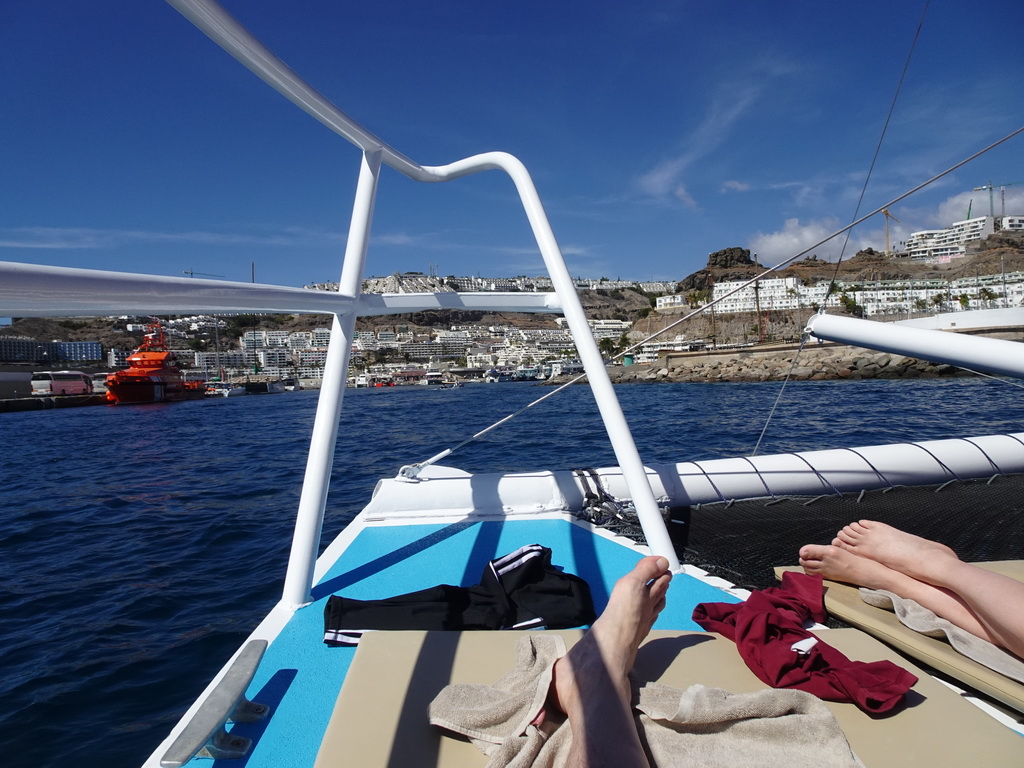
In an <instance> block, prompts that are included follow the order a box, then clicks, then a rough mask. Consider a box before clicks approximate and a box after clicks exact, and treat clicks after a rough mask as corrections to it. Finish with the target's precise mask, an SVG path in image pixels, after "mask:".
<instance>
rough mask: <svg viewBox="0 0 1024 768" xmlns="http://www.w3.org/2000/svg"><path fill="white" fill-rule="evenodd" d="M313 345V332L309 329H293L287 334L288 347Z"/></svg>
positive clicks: (305, 347) (295, 347) (308, 346)
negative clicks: (293, 330) (292, 331)
mask: <svg viewBox="0 0 1024 768" xmlns="http://www.w3.org/2000/svg"><path fill="white" fill-rule="evenodd" d="M311 346H313V334H312V333H311V332H310V331H295V332H294V333H292V334H290V335H289V336H288V347H289V348H290V349H309V348H310V347H311Z"/></svg>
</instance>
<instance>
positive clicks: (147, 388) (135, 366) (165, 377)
mask: <svg viewBox="0 0 1024 768" xmlns="http://www.w3.org/2000/svg"><path fill="white" fill-rule="evenodd" d="M205 393H206V382H205V381H186V380H185V377H184V376H183V375H182V372H181V368H179V367H178V363H177V361H176V360H175V359H174V353H173V352H171V351H170V349H168V347H167V340H166V338H165V337H164V329H163V328H162V327H161V326H160V324H159V323H151V324H150V325H147V326H146V335H145V338H144V339H143V342H142V345H141V346H140V347H139V348H138V349H136V350H135V351H134V352H133V353H132V354H131V355H129V357H128V367H127V368H125V369H124V370H121V371H115V372H114V373H112V374H110V375H109V376H107V399H108V400H110V401H112V402H114V403H162V402H168V401H175V400H198V399H200V398H202V397H203V396H204V394H205Z"/></svg>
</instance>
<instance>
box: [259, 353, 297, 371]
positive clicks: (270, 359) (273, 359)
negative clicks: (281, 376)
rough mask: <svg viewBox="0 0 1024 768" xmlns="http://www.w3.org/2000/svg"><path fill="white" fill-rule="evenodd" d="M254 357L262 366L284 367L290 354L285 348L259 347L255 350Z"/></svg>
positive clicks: (289, 358) (289, 360)
mask: <svg viewBox="0 0 1024 768" xmlns="http://www.w3.org/2000/svg"><path fill="white" fill-rule="evenodd" d="M256 359H257V360H259V362H260V365H261V366H263V367H264V368H284V367H286V366H287V365H288V363H289V362H291V359H292V356H291V353H290V352H289V351H288V350H287V349H260V350H258V351H257V352H256Z"/></svg>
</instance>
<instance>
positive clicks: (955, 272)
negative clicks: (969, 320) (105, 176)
mask: <svg viewBox="0 0 1024 768" xmlns="http://www.w3.org/2000/svg"><path fill="white" fill-rule="evenodd" d="M764 269H765V267H763V266H761V265H759V264H757V263H756V261H755V260H754V257H753V256H752V255H751V254H750V252H749V251H748V250H746V249H743V248H738V247H733V248H725V249H723V250H721V251H717V252H715V253H712V254H710V255H709V257H708V263H707V265H706V266H705V267H704V268H703V269H700V270H698V271H696V272H694V273H692V274H690V275H687V276H685V277H684V278H682V279H681V280H680V281H679V283H678V284H677V286H676V292H677V293H687V294H688V293H693V294H695V296H694V298H695V299H698V298H701V299H702V298H704V297H706V295H707V294H706V293H705V292H707V291H708V290H709V287H710V286H712V285H713V284H715V283H722V282H728V281H734V280H748V279H750V278H753V277H755V276H756V275H758V274H760V273H761V272H763V271H764ZM1010 272H1024V234H1021V233H1015V234H1008V233H997V234H995V235H991V236H989V237H988V238H987V239H985V240H982V241H980V242H979V243H976V244H975V246H974V248H973V252H972V253H969V254H968V256H966V257H964V258H962V259H957V260H955V261H954V262H952V263H950V264H922V263H919V262H913V261H910V260H909V259H905V258H888V257H886V256H885V254H884V253H880V252H878V251H875V250H872V249H870V248H869V249H866V250H864V251H861V252H859V253H857V254H856V255H854V256H852V257H851V258H849V259H846V260H844V261H843V262H842V263H840V264H839V265H838V267H837V265H836V264H835V263H834V262H828V261H824V260H821V259H818V258H816V257H815V256H814V255H811V256H809V257H807V258H805V259H802V260H800V261H797V262H795V263H794V264H792V265H790V266H788V267H786V268H784V269H782V270H780V271H779V272H777V273H775V274H774V275H773V276H778V277H797V278H799V279H800V280H802V281H803V282H805V283H807V284H811V283H816V282H820V281H827V280H838V281H844V282H853V281H870V280H903V279H907V280H910V279H913V280H927V279H939V280H956V279H958V278H962V277H972V276H975V275H994V274H1000V273H1010ZM654 298H655V297H654V295H653V294H647V293H644V292H643V291H642V290H641V289H640V288H639V287H636V288H615V289H610V290H600V289H599V290H584V291H581V292H580V300H581V302H582V304H583V308H584V309H585V310H586V312H587V315H588V316H589V317H591V318H594V319H615V320H627V321H630V322H632V323H634V329H633V333H632V334H631V336H632V337H634V338H639V337H642V336H646V335H649V334H650V333H652V332H655V331H658V330H661V329H662V328H664V327H666V326H667V325H669V324H671V323H673V322H675V321H677V320H678V319H679V315H680V314H682V313H684V312H686V311H687V310H683V309H680V310H674V311H669V312H665V313H660V312H655V311H654V310H653V304H654V301H653V300H654ZM810 311H811V310H810V309H807V310H804V311H800V312H797V311H792V312H785V311H775V312H771V313H769V316H768V317H767V318H761V319H760V320H758V319H757V318H755V317H753V316H752V315H751V316H750V317H747V316H743V315H730V316H719V317H717V318H715V319H714V321H712V319H711V317H710V316H709V315H706V314H705V315H701V316H699V317H697V318H694V319H693V320H690V321H688V322H687V323H686V327H685V328H680V329H679V332H680V333H684V334H685V335H686V337H687V338H694V339H696V338H708V337H710V336H712V335H714V336H716V337H717V338H719V339H722V340H724V339H726V338H728V339H730V340H732V341H737V342H739V341H751V340H757V339H758V338H760V337H761V336H763V335H770V336H772V337H774V338H776V339H784V338H792V337H797V336H799V335H800V331H801V329H802V325H803V322H804V321H805V320H806V319H807V315H808V314H809V313H810ZM554 318H555V316H554V315H524V314H516V313H485V312H454V311H450V310H438V311H432V312H416V313H411V314H408V315H394V316H391V317H368V318H361V319H360V320H359V321H358V325H357V328H358V329H359V330H378V329H383V328H395V327H398V326H404V327H406V328H407V329H408V330H411V331H413V332H417V331H422V332H423V333H428V332H429V331H430V330H431V329H434V328H446V327H450V326H453V325H488V326H490V325H494V326H502V325H506V326H507V325H514V326H517V327H519V328H554V327H556V324H555V320H554ZM759 323H760V324H759ZM329 325H330V318H329V317H327V316H326V315H302V316H299V315H295V316H292V315H246V316H241V317H238V318H236V319H235V320H233V321H231V322H230V323H229V325H228V328H227V329H226V330H225V332H224V333H223V339H224V340H225V341H230V340H232V339H237V338H238V337H239V336H240V335H241V334H242V333H243V332H244V331H246V330H257V329H261V330H283V331H289V332H291V331H299V330H307V329H309V328H315V327H328V326H329ZM769 325H770V327H768V326H769ZM0 335H8V336H24V337H28V338H32V339H36V340H38V341H99V342H100V343H101V344H103V345H104V347H107V348H120V349H130V348H132V347H134V346H136V345H137V344H138V342H139V340H140V339H141V335H140V334H139V333H128V331H127V330H126V322H124V321H119V320H115V319H110V318H54V319H50V318H22V319H15V321H14V322H13V323H12V324H11V325H9V326H6V327H3V328H0Z"/></svg>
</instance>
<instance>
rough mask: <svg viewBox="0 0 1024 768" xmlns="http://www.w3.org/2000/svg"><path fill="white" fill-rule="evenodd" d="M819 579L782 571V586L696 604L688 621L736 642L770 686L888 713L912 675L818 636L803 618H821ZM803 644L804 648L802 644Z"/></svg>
mask: <svg viewBox="0 0 1024 768" xmlns="http://www.w3.org/2000/svg"><path fill="white" fill-rule="evenodd" d="M821 582H822V579H821V577H820V576H810V575H807V574H803V573H794V572H791V571H787V572H786V573H784V574H783V576H782V586H780V587H770V588H768V589H764V590H761V591H759V592H754V593H752V594H751V595H750V597H749V598H747V600H746V601H745V602H742V603H701V604H700V605H698V606H697V607H696V608H695V609H694V611H693V620H694V621H695V622H697V623H698V624H700V626H701V627H703V628H704V629H706V630H708V631H709V632H718V633H720V634H722V635H724V636H725V637H727V638H729V639H730V640H732V641H733V642H735V643H736V648H737V650H738V651H739V653H740V656H742V657H743V661H745V662H746V664H747V666H748V667H749V668H750V671H751V672H753V673H754V674H755V675H757V677H758V678H759V679H760V680H761V681H762V682H764V683H767V684H768V685H770V686H772V687H773V688H797V689H799V690H801V691H807V692H808V693H813V694H814V695H815V696H818V697H819V698H822V699H827V700H829V701H852V702H853V703H854V704H856V705H857V706H858V707H860V708H861V709H862V710H864V711H865V712H870V713H872V714H879V713H883V712H888V711H889V710H891V709H892V708H893V707H895V706H897V705H898V704H900V703H902V701H903V699H904V697H905V696H906V693H907V691H908V690H910V687H911V686H912V685H914V683H916V682H917V678H916V677H914V675H912V674H910V673H909V672H907V671H906V670H905V669H903V668H901V667H898V666H897V665H895V664H893V663H892V662H891V661H870V662H864V661H851V660H850V659H848V658H846V656H844V655H843V654H842V653H840V652H839V651H837V650H836V649H835V648H832V647H831V646H829V645H827V644H826V643H824V642H822V641H821V640H820V639H818V640H817V643H815V644H814V645H813V647H810V648H809V649H808V650H807V651H806V652H800V651H797V650H794V649H793V646H794V644H795V643H798V642H800V641H806V643H808V644H809V643H813V642H814V635H812V634H811V633H810V632H808V631H807V630H806V629H804V623H805V622H807V620H808V619H814V620H815V621H819V622H820V621H824V620H825V608H824V605H823V602H822V587H821ZM805 647H806V646H805Z"/></svg>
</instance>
